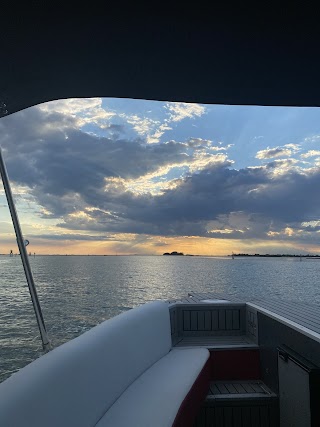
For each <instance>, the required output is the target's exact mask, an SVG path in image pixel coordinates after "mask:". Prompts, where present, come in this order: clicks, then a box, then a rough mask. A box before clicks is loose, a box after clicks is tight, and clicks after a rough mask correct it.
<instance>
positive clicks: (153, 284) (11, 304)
mask: <svg viewBox="0 0 320 427" xmlns="http://www.w3.org/2000/svg"><path fill="white" fill-rule="evenodd" d="M30 261H31V266H32V270H33V274H34V278H35V282H36V285H37V290H38V294H39V298H40V301H41V306H42V309H43V314H44V318H45V322H46V326H47V329H48V333H49V336H50V339H51V341H52V344H53V346H58V345H60V344H62V343H63V342H65V341H68V340H70V339H72V338H74V337H76V336H78V335H80V334H82V333H83V332H85V331H86V330H88V329H90V328H92V327H93V326H95V325H96V324H98V323H100V322H102V321H103V320H105V319H108V318H110V317H113V316H115V315H116V314H119V313H121V312H122V311H125V310H128V309H129V308H132V307H134V306H137V305H139V304H142V303H144V302H147V301H151V300H154V299H171V298H179V297H181V296H184V295H186V294H187V293H188V292H189V291H192V290H193V291H199V292H217V293H228V294H231V295H235V296H240V297H242V298H244V299H250V298H256V297H269V298H270V297H273V298H280V299H284V300H293V301H303V302H307V303H313V304H317V305H319V304H320V280H319V279H320V261H319V260H307V259H303V261H302V262H299V259H290V258H287V259H277V258H267V259H265V258H236V259H235V260H232V259H230V258H205V257H161V256H108V257H95V256H50V257H49V256H37V257H35V258H30ZM0 269H1V275H0V307H1V308H0V381H2V380H4V379H5V378H7V377H8V376H9V375H10V374H11V373H13V372H15V371H16V370H18V369H20V368H21V367H23V366H25V365H26V364H28V363H29V362H31V361H32V360H34V359H35V358H37V357H38V356H39V355H40V354H41V341H40V338H39V334H38V329H37V324H36V320H35V316H34V312H33V308H32V304H31V300H30V297H29V293H28V288H27V285H26V281H25V277H24V273H23V269H22V265H21V260H20V257H13V258H9V257H5V256H0Z"/></svg>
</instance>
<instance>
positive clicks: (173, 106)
mask: <svg viewBox="0 0 320 427" xmlns="http://www.w3.org/2000/svg"><path fill="white" fill-rule="evenodd" d="M165 108H166V109H167V111H168V112H169V121H170V122H180V121H181V120H184V119H186V118H188V119H192V118H195V117H200V116H202V114H204V113H205V111H206V109H205V106H204V105H200V104H188V103H185V102H168V103H167V104H166V106H165Z"/></svg>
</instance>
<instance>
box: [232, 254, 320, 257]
mask: <svg viewBox="0 0 320 427" xmlns="http://www.w3.org/2000/svg"><path fill="white" fill-rule="evenodd" d="M228 256H232V257H266V258H268V257H272V258H274V257H276V258H281V257H284V258H320V255H310V254H308V255H295V254H241V253H240V254H232V255H228Z"/></svg>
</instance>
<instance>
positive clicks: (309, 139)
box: [303, 135, 320, 142]
mask: <svg viewBox="0 0 320 427" xmlns="http://www.w3.org/2000/svg"><path fill="white" fill-rule="evenodd" d="M303 142H320V135H312V136H308V137H307V138H304V140H303Z"/></svg>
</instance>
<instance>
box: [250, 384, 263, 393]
mask: <svg viewBox="0 0 320 427" xmlns="http://www.w3.org/2000/svg"><path fill="white" fill-rule="evenodd" d="M250 387H252V388H253V390H254V391H255V392H256V393H263V394H265V391H264V390H263V389H262V388H261V387H260V385H259V384H257V383H253V382H252V383H250Z"/></svg>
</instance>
